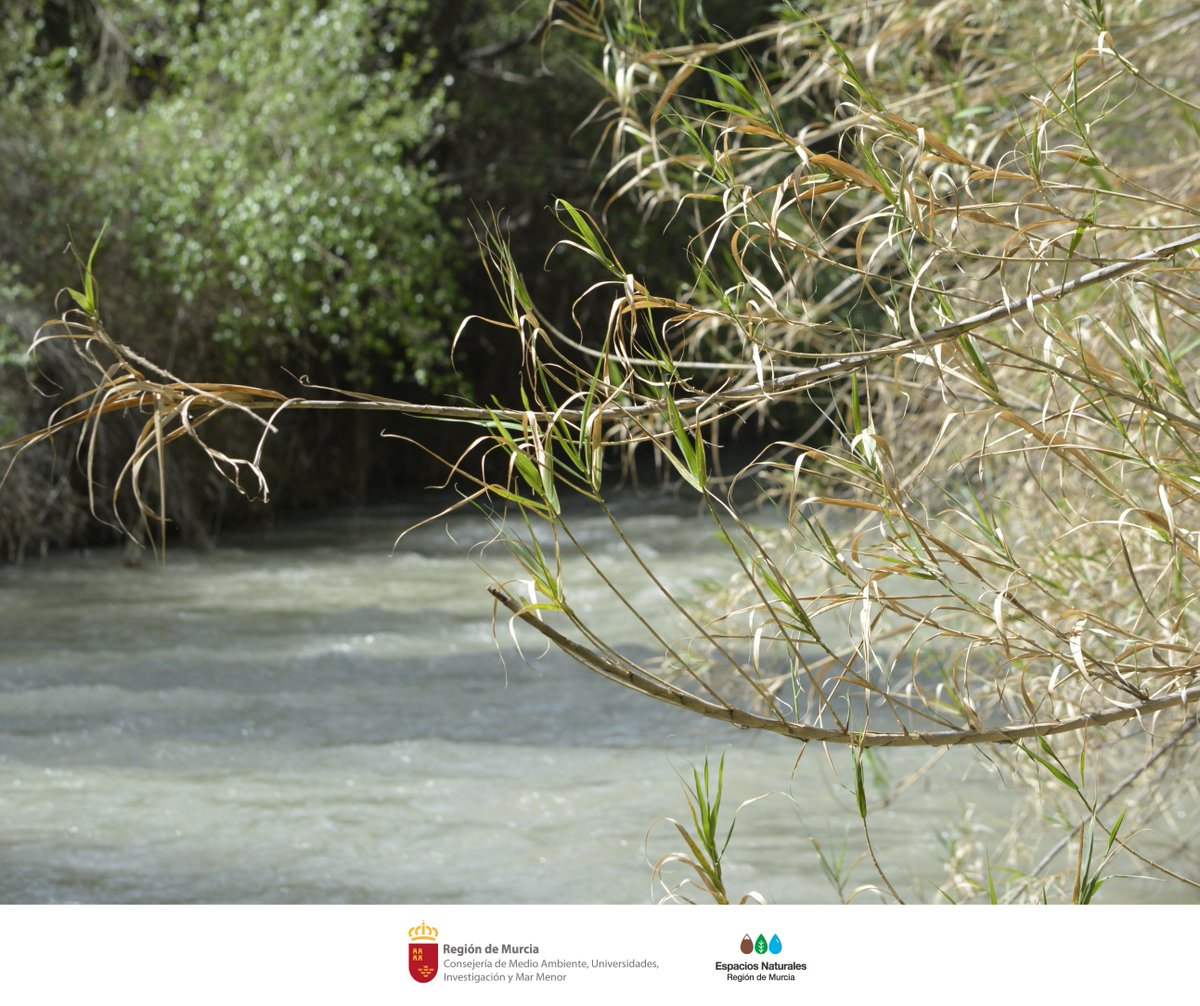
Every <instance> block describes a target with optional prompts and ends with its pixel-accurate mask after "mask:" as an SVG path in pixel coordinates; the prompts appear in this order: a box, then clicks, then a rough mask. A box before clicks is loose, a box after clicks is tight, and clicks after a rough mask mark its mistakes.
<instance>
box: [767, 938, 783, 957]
mask: <svg viewBox="0 0 1200 1006" xmlns="http://www.w3.org/2000/svg"><path fill="white" fill-rule="evenodd" d="M767 949H768V950H770V951H771V953H773V954H777V953H779V951H780V950H782V949H783V944H782V943H781V942H780V940H779V934H778V933H776V934H775V935H774V936H772V937H771V942H770V943H769V944H767Z"/></svg>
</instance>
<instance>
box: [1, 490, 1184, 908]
mask: <svg viewBox="0 0 1200 1006" xmlns="http://www.w3.org/2000/svg"><path fill="white" fill-rule="evenodd" d="M619 511H620V513H621V516H622V518H623V523H624V525H625V527H626V528H627V530H628V531H629V533H630V534H631V535H633V536H634V537H635V538H636V539H637V540H638V541H639V542H640V543H641V544H642V546H643V548H644V551H645V554H646V555H648V556H649V557H650V558H651V559H652V561H653V563H654V570H655V573H656V575H658V576H659V577H661V578H662V579H664V580H665V581H667V582H668V583H669V584H670V585H672V586H673V587H674V588H677V589H680V590H684V591H688V590H700V589H704V584H705V582H706V580H719V579H720V578H721V577H723V576H724V575H725V573H726V572H727V570H728V557H727V553H726V552H725V551H724V550H723V549H722V547H721V545H720V543H719V542H718V541H717V540H716V539H715V538H714V537H712V535H711V533H710V532H709V531H708V530H706V526H705V525H704V524H702V523H700V521H699V520H698V518H696V517H695V516H694V515H691V514H689V513H687V512H683V511H681V510H680V509H679V508H678V507H674V508H672V507H671V506H669V505H662V504H653V505H652V504H650V503H647V502H646V501H641V500H636V499H633V498H632V497H631V498H629V499H626V500H624V501H622V502H621V504H620V506H619ZM429 512H430V504H428V503H423V504H412V505H405V506H398V507H392V508H387V509H375V510H370V511H367V512H365V513H357V514H341V515H334V516H326V517H323V518H320V519H308V520H303V521H291V522H285V523H283V524H281V525H279V526H277V527H276V528H275V529H274V530H272V531H271V532H269V533H261V532H260V533H255V534H250V533H238V534H235V535H227V536H225V537H224V538H223V539H222V541H221V543H220V545H219V547H217V548H215V549H213V550H210V551H189V550H186V549H174V550H172V552H171V554H170V556H169V561H168V562H167V564H166V565H165V566H159V565H157V564H155V563H154V562H153V560H149V561H147V562H146V563H145V564H144V565H143V566H142V567H140V568H138V569H128V568H125V567H124V566H122V565H121V562H120V557H121V552H120V551H119V550H116V549H112V550H108V549H101V550H94V551H91V552H89V553H86V554H77V553H74V554H63V555H58V556H53V557H51V558H49V559H45V560H35V561H28V562H26V563H25V564H24V565H23V566H18V567H9V568H5V569H0V901H3V902H6V903H13V902H182V903H197V902H222V903H225V902H288V903H290V902H394V903H410V904H411V903H434V904H437V903H598V902H617V903H644V902H647V901H652V900H656V899H657V898H659V897H661V896H662V894H663V890H662V888H661V887H657V888H656V887H653V886H652V880H651V866H652V864H653V863H654V862H655V861H656V860H658V858H659V857H661V856H663V855H665V854H668V853H671V852H678V851H682V850H683V848H684V844H683V841H682V839H681V838H680V836H679V834H678V833H677V832H676V831H675V829H674V827H673V826H672V825H670V824H669V823H667V822H665V821H664V820H663V819H664V818H666V817H675V818H678V819H680V820H681V821H684V822H686V823H688V824H690V821H689V819H688V811H687V805H686V802H685V800H684V796H683V790H682V787H681V783H680V779H681V777H686V778H689V779H690V776H691V770H692V767H693V766H695V765H701V766H702V764H703V760H704V758H705V755H706V754H708V755H709V756H710V759H711V762H712V765H713V782H714V783H715V781H716V779H715V768H716V762H717V760H718V758H719V756H720V755H721V754H722V753H724V754H725V756H726V766H725V788H726V793H725V799H724V802H723V803H722V807H721V811H722V819H723V821H725V820H728V819H729V815H730V814H732V812H733V811H734V809H735V808H736V807H737V806H738V805H739V804H740V803H741V802H742V801H744V800H748V799H750V798H752V797H757V796H765V798H764V799H762V800H759V801H758V802H755V803H753V804H751V805H749V806H747V807H745V808H744V809H743V810H742V811H741V813H740V815H739V817H738V824H737V828H736V830H735V832H734V835H733V838H732V841H731V842H730V844H729V848H728V852H727V854H726V858H725V862H724V871H725V879H726V882H727V886H728V890H729V892H730V894H731V896H732V897H733V898H735V899H736V898H737V897H740V896H741V895H742V894H744V893H747V892H750V891H754V892H757V893H758V894H759V895H761V896H762V897H763V898H764V899H766V900H768V901H771V902H779V903H814V902H830V901H836V900H838V898H839V896H840V895H842V896H844V895H848V894H850V893H851V892H852V891H854V889H855V888H856V887H857V886H858V885H860V884H869V883H872V882H877V879H878V878H877V876H876V874H875V872H874V870H873V868H872V867H871V864H870V862H869V860H867V858H866V857H865V855H864V850H865V846H864V843H863V841H862V830H861V824H860V822H859V820H858V815H857V812H856V810H855V800H854V796H853V793H852V791H851V790H850V789H849V788H848V786H849V785H851V784H852V779H853V775H852V773H849V772H848V765H849V763H848V762H847V761H846V759H845V758H844V757H842V755H841V754H840V753H835V754H834V755H833V756H832V757H831V758H829V759H827V758H826V755H825V753H824V752H822V751H821V750H819V749H816V748H813V749H810V750H808V751H807V753H806V754H805V755H804V757H803V758H802V759H801V761H800V763H799V765H798V766H796V765H795V760H796V757H797V755H798V754H799V753H800V749H799V747H798V746H797V745H796V744H794V743H791V742H787V741H785V740H783V739H781V738H776V737H770V736H763V735H760V734H755V733H747V732H744V731H738V730H736V729H734V728H732V727H729V726H727V725H723V724H720V723H717V722H713V721H708V720H702V719H700V718H697V717H695V716H694V715H692V714H689V713H685V712H682V711H679V710H676V709H672V708H669V707H667V706H664V705H661V704H658V703H656V702H654V701H653V700H650V699H647V698H644V697H642V696H639V695H636V694H633V693H631V692H628V691H626V690H624V689H621V688H619V687H617V686H615V685H613V684H611V683H609V682H606V681H603V680H600V679H599V678H597V677H595V676H594V675H592V674H591V673H590V672H587V671H585V670H583V669H582V668H580V667H579V666H577V665H576V664H574V663H573V662H571V661H570V660H569V659H566V658H565V657H563V656H562V655H560V654H558V653H555V652H551V653H546V652H544V648H543V647H542V646H541V645H540V643H539V641H538V640H537V639H536V638H535V637H533V636H532V634H530V633H529V632H528V631H522V632H518V633H516V636H515V640H516V641H519V642H520V644H521V647H522V649H521V651H520V652H518V650H517V648H516V644H515V641H514V637H513V636H512V635H510V631H509V622H508V619H507V617H506V613H504V612H500V613H498V614H496V615H495V616H494V617H493V610H492V603H491V599H490V597H489V596H488V595H487V593H486V589H485V588H486V586H487V585H488V583H489V582H490V580H489V577H488V575H487V574H485V572H484V571H483V570H482V569H481V568H480V566H481V565H482V566H483V567H485V568H487V569H488V570H489V571H490V572H493V573H494V574H495V575H497V576H499V577H503V576H505V575H506V574H508V575H513V567H512V565H511V560H509V559H508V558H507V556H506V554H505V552H504V550H503V549H502V548H501V547H500V546H498V545H495V546H492V547H489V548H486V549H482V550H481V549H479V548H477V547H476V548H472V546H476V545H478V543H481V542H484V541H486V540H487V539H488V538H489V537H490V536H491V534H492V531H491V529H490V528H489V526H488V525H487V523H486V522H485V521H483V520H482V519H481V518H477V517H474V516H467V517H456V518H454V519H453V520H451V521H449V522H447V521H437V522H434V523H432V524H430V525H428V526H426V527H424V528H421V529H420V530H418V531H416V532H414V533H413V534H411V535H409V536H407V537H405V538H404V539H403V540H402V541H401V542H400V543H399V544H398V545H397V546H396V547H395V548H393V540H394V539H395V537H396V535H397V534H398V532H399V531H401V530H403V529H404V528H405V527H407V526H409V525H411V524H412V523H414V522H415V521H416V520H417V519H419V518H421V517H424V516H427V515H428V513H429ZM575 526H576V528H577V530H578V531H579V533H580V534H581V536H582V538H583V540H584V542H585V544H586V545H588V547H589V548H591V549H593V550H594V552H595V554H596V555H597V556H598V557H599V558H601V559H602V560H605V561H610V562H611V568H612V570H613V575H614V576H615V577H617V578H618V579H621V578H622V577H624V578H625V580H624V581H623V582H628V584H629V585H630V586H629V589H630V590H631V591H632V592H633V595H634V597H635V599H637V597H638V594H637V592H638V591H639V590H642V591H645V592H646V594H645V605H646V607H645V610H646V612H647V613H650V614H654V612H655V610H656V609H654V606H653V591H652V590H651V589H650V587H649V584H648V583H646V582H645V581H644V579H642V580H639V578H638V576H637V575H635V572H633V571H630V570H629V569H628V568H627V567H628V566H629V563H628V561H627V560H625V565H624V566H622V553H621V550H620V549H619V548H617V547H616V546H614V544H613V543H612V541H611V536H610V535H609V534H608V528H607V524H606V523H604V522H603V520H602V519H601V518H597V517H582V518H580V519H579V520H576V521H575ZM570 561H572V560H568V562H570ZM575 561H577V560H575ZM639 583H640V586H639ZM574 602H575V604H576V607H580V606H581V605H582V606H583V607H585V608H587V607H589V606H597V607H596V613H595V617H596V619H597V621H598V623H599V624H600V625H602V626H607V627H608V629H609V630H610V631H612V632H613V633H615V634H616V635H617V638H618V639H619V638H620V633H621V632H622V631H623V630H622V628H621V626H622V622H621V621H620V620H619V619H618V618H617V613H615V612H614V613H612V615H611V616H610V615H609V614H608V613H606V611H605V610H603V608H602V605H603V604H604V603H605V599H604V597H603V595H602V593H601V592H599V591H596V592H595V593H594V595H588V594H586V593H585V594H583V595H575V597H574ZM655 617H660V616H658V615H655ZM606 619H608V621H607V622H606ZM920 761H921V756H920V754H919V753H915V752H891V753H889V754H888V755H887V757H886V758H885V759H881V760H880V761H879V762H877V763H875V765H874V770H875V771H876V773H877V774H887V775H890V776H891V777H892V779H893V781H894V780H895V779H897V778H901V777H903V776H905V775H906V774H907V773H909V772H910V771H912V770H913V769H914V768H916V767H917V766H918V765H919V764H920ZM1013 799H1014V797H1013V795H1012V793H1010V792H1009V791H1008V790H1007V789H1006V787H1005V783H1004V780H1003V777H1002V774H1001V773H999V772H997V771H996V770H995V768H994V767H992V766H989V765H988V763H987V762H986V760H985V759H983V758H980V757H978V756H974V755H973V754H972V753H971V752H967V751H962V752H952V753H950V754H948V755H947V756H946V757H945V759H944V760H943V762H942V764H940V765H939V766H938V768H937V771H936V772H935V773H930V774H929V776H928V777H926V778H923V779H921V780H920V781H918V782H917V783H916V784H915V785H913V786H911V787H909V788H908V789H907V790H906V791H905V793H904V794H903V797H902V798H901V799H898V800H896V801H895V802H893V803H890V804H888V805H887V806H886V807H882V808H879V809H876V810H873V812H872V817H871V825H872V830H871V835H872V839H873V842H874V845H875V849H876V851H877V853H878V855H879V857H880V860H881V863H882V864H883V865H884V867H885V869H886V870H887V872H888V874H889V877H890V879H891V880H892V881H893V883H895V884H896V885H897V887H899V888H901V889H902V890H903V891H904V892H905V893H906V895H908V896H910V897H912V898H916V899H920V900H938V899H939V894H938V888H939V887H940V886H942V885H944V884H946V882H947V878H948V874H947V868H946V865H945V864H946V860H947V848H948V846H949V844H951V843H952V842H953V840H954V836H955V835H956V834H958V833H959V832H960V831H961V829H962V828H963V827H964V824H965V822H968V821H970V822H972V823H973V824H974V825H976V826H980V827H984V828H985V829H987V828H990V829H992V830H993V834H994V835H995V836H996V837H997V839H998V837H999V835H1000V834H1002V833H1003V831H1004V830H1005V829H1006V828H1007V827H1008V825H1009V822H1010V819H1011V815H1012V807H1011V805H1012V802H1013ZM817 844H819V846H820V849H821V852H822V853H823V854H824V856H825V859H826V866H828V867H830V868H831V869H832V873H833V878H831V877H830V876H829V875H827V872H826V870H825V869H824V868H823V867H822V862H821V858H820V856H819V855H818V853H817V850H816V846H817ZM686 875H687V873H686V870H683V869H682V868H679V867H676V868H674V870H673V872H671V873H670V874H669V876H671V877H673V878H674V880H675V881H678V880H680V879H682V878H683V877H685V876H686ZM834 878H836V879H834ZM839 883H841V885H842V887H841V889H840V891H839V886H838V885H839ZM1163 887H1165V885H1159V886H1157V887H1156V886H1146V885H1145V884H1139V883H1137V882H1128V883H1127V884H1126V886H1125V887H1120V886H1118V884H1114V893H1117V894H1119V896H1120V897H1121V898H1122V899H1126V900H1162V899H1164V898H1169V897H1172V895H1171V893H1170V892H1169V891H1165V890H1163V889H1162V888H1163ZM687 890H688V889H686V888H685V893H686V892H687ZM690 890H691V896H692V897H693V898H695V899H696V900H700V901H703V900H704V898H703V896H702V894H699V893H698V892H697V891H696V889H695V888H692V889H690ZM865 897H866V898H867V899H868V900H869V899H871V898H872V897H873V896H872V895H870V894H868V895H865ZM876 900H877V899H876Z"/></svg>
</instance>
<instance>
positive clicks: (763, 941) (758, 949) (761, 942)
mask: <svg viewBox="0 0 1200 1006" xmlns="http://www.w3.org/2000/svg"><path fill="white" fill-rule="evenodd" d="M754 952H755V953H756V954H765V953H766V952H767V938H766V937H765V936H763V934H762V933H759V934H758V939H757V940H755V941H754Z"/></svg>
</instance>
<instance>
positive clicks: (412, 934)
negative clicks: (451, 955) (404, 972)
mask: <svg viewBox="0 0 1200 1006" xmlns="http://www.w3.org/2000/svg"><path fill="white" fill-rule="evenodd" d="M437 938H438V931H437V929H436V928H434V927H433V926H430V925H426V923H425V920H424V919H422V920H421V924H420V925H419V926H413V927H412V929H410V930H409V931H408V973H409V974H410V975H412V976H413V980H414V981H418V982H421V983H425V982H429V981H433V976H434V975H436V974H437V970H438V945H437Z"/></svg>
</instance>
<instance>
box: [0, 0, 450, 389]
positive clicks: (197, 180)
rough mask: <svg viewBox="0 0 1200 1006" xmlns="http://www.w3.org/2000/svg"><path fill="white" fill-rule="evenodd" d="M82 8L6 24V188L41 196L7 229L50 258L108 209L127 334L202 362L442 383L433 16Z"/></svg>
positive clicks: (446, 317)
mask: <svg viewBox="0 0 1200 1006" xmlns="http://www.w3.org/2000/svg"><path fill="white" fill-rule="evenodd" d="M87 8H90V9H91V16H88V15H89V11H88V9H85V8H84V7H83V6H82V5H74V4H70V3H67V4H55V3H51V2H46V3H34V2H27V3H25V4H20V3H18V4H16V5H14V6H11V7H9V8H7V10H6V12H5V14H4V15H3V17H4V40H5V41H4V45H5V49H6V51H5V52H4V53H3V56H4V57H6V58H5V59H4V65H6V66H7V67H8V68H9V69H8V73H7V76H8V77H9V80H8V83H9V85H10V90H9V99H8V101H7V103H6V107H5V109H4V111H3V113H0V114H2V115H3V116H4V122H3V125H4V126H5V127H6V128H5V131H6V133H8V134H9V135H10V136H11V135H22V136H23V137H24V142H18V144H17V147H18V149H17V150H16V151H15V155H16V156H15V158H14V159H13V160H11V161H10V162H9V164H10V170H9V171H8V172H6V174H9V173H16V172H17V171H20V169H22V168H24V169H25V170H24V172H22V173H24V174H25V175H26V177H27V178H29V179H30V180H31V181H30V184H31V185H33V186H36V187H37V188H38V189H39V190H40V191H39V195H41V196H43V197H44V198H43V199H41V200H40V202H39V203H38V204H36V205H28V204H27V207H26V213H24V214H22V213H21V208H20V207H15V206H10V209H12V210H14V214H13V215H15V216H18V217H19V216H22V215H24V216H25V217H26V220H27V222H28V224H29V225H30V229H32V230H34V231H37V232H42V233H43V234H44V235H45V238H44V239H45V240H49V241H51V242H54V243H56V244H58V245H60V246H61V244H62V243H63V240H64V236H65V233H66V228H67V226H68V225H70V226H71V227H72V228H73V229H74V230H75V231H76V235H77V238H78V240H79V243H80V244H84V245H86V244H88V243H90V240H91V238H92V237H93V236H94V235H95V233H97V231H98V228H99V223H100V221H101V220H103V219H104V218H105V217H107V216H111V217H112V228H111V232H110V236H109V237H108V239H107V242H106V249H105V252H106V257H107V258H108V259H109V264H108V267H107V268H105V267H104V266H103V265H102V267H101V270H100V274H101V278H102V280H103V279H104V277H105V276H106V275H107V276H108V277H109V283H110V285H111V284H113V283H118V284H123V283H125V282H127V281H128V280H133V281H135V282H133V283H131V284H130V285H129V287H128V289H126V290H123V291H122V296H121V298H120V301H121V302H120V305H119V306H120V308H121V316H122V317H121V320H122V321H123V322H125V323H129V322H130V321H133V322H135V323H136V324H138V325H139V327H141V328H143V329H148V328H150V327H151V326H158V327H159V328H160V331H161V330H162V329H165V330H167V331H166V332H165V334H166V335H167V337H168V338H170V339H171V340H172V342H173V346H172V347H171V348H173V349H175V350H176V351H178V349H179V347H180V345H181V344H182V343H185V342H191V341H193V340H195V341H196V342H197V345H195V346H194V347H191V351H190V352H189V353H188V354H187V355H188V356H189V357H190V358H193V359H200V360H205V361H206V362H207V358H209V357H210V356H215V358H216V359H218V360H222V361H224V362H225V363H227V364H229V365H230V366H232V365H234V364H236V365H237V366H238V367H240V368H242V370H243V372H244V371H245V369H246V367H247V366H249V367H251V368H253V367H254V366H255V365H256V364H262V363H265V362H266V361H268V360H270V361H274V362H275V364H276V366H278V365H280V364H283V363H286V365H287V366H289V367H291V368H307V367H312V366H319V367H324V369H325V371H326V374H327V375H328V373H329V372H330V371H332V372H334V373H336V375H337V376H338V377H339V378H340V379H348V380H352V381H354V382H355V383H356V384H358V385H360V386H361V385H366V384H370V383H372V378H373V377H374V376H375V375H376V374H380V373H382V374H383V375H384V376H386V377H391V378H398V379H403V378H407V379H412V380H415V381H416V382H417V383H419V384H422V385H431V384H433V385H436V384H438V383H439V381H440V382H442V383H444V382H445V378H446V375H447V370H446V368H445V366H444V365H441V361H442V360H443V358H444V353H445V346H446V342H447V332H448V331H449V332H452V331H453V326H454V323H455V320H456V318H457V315H458V313H459V311H460V308H461V303H460V301H459V298H458V294H457V287H456V283H455V275H454V273H455V269H454V266H455V265H456V262H455V254H456V252H455V249H454V243H453V241H452V239H451V237H450V235H449V233H448V231H447V228H446V227H445V226H444V224H443V223H442V220H441V214H442V209H441V203H442V201H443V200H444V199H445V198H446V195H447V192H446V190H445V188H444V187H442V186H440V185H439V183H438V181H437V179H436V177H435V174H436V171H437V165H436V163H434V162H433V161H432V160H431V158H430V156H429V155H430V151H431V150H432V149H433V145H434V143H435V142H436V139H437V137H438V135H439V131H440V130H441V129H442V128H443V127H442V121H443V120H444V118H445V117H446V116H447V115H449V114H450V113H449V110H448V108H447V103H446V87H445V82H444V81H443V80H439V79H436V78H434V77H432V76H431V72H430V71H431V68H432V60H433V53H432V50H431V48H430V45H429V40H428V39H424V38H421V37H420V35H419V29H420V26H421V24H422V20H423V19H424V18H425V16H426V14H427V11H426V5H425V4H424V3H419V2H412V0H401V2H390V3H389V2H384V3H378V2H366V0H339V2H334V3H320V2H316V0H272V2H267V3H260V2H245V0H222V2H200V0H192V2H185V3H178V4H177V3H168V2H161V0H133V2H127V3H123V4H114V5H111V6H108V7H106V6H101V5H96V6H95V7H93V6H92V5H90V4H89V5H87ZM22 127H23V128H22ZM47 250H48V249H46V248H45V247H44V246H43V247H42V248H41V249H40V251H41V252H42V253H43V254H44V253H45V252H46V251H47ZM29 251H34V249H29ZM17 258H18V261H19V260H20V259H21V258H25V259H26V262H25V263H24V264H25V266H26V268H27V269H28V268H30V267H36V262H30V261H29V256H28V253H27V254H26V255H24V256H22V255H20V254H18V255H17ZM114 258H119V259H120V260H121V261H120V262H119V263H116V264H114V263H113V259H114ZM102 262H103V260H102ZM60 282H61V280H60ZM144 338H146V339H148V340H149V341H150V342H151V343H153V342H155V341H157V339H156V336H155V334H154V333H151V332H149V331H146V332H145V334H144ZM149 348H154V347H153V346H151V347H149ZM209 350H215V353H211V352H209ZM384 363H386V367H381V364H384Z"/></svg>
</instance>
